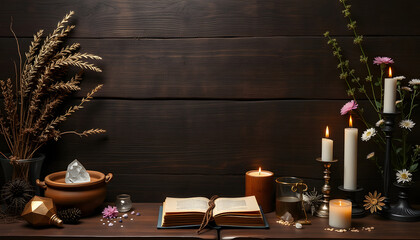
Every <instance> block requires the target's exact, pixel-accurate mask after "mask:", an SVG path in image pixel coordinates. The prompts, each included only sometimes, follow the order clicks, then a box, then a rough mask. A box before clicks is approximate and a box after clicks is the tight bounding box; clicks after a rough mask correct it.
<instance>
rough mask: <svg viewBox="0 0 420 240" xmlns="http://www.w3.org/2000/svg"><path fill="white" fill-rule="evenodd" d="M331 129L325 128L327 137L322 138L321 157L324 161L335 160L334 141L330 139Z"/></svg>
mask: <svg viewBox="0 0 420 240" xmlns="http://www.w3.org/2000/svg"><path fill="white" fill-rule="evenodd" d="M329 136H330V131H329V129H328V126H327V128H326V129H325V138H322V152H321V159H322V161H332V160H333V144H334V141H333V140H332V139H329V138H328V137H329Z"/></svg>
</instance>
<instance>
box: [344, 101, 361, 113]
mask: <svg viewBox="0 0 420 240" xmlns="http://www.w3.org/2000/svg"><path fill="white" fill-rule="evenodd" d="M358 106H359V105H358V104H357V103H356V102H355V101H354V100H351V101H350V102H348V103H346V104H344V106H343V107H342V108H341V111H340V113H341V115H346V114H347V113H348V112H350V111H351V110H354V109H357V107H358Z"/></svg>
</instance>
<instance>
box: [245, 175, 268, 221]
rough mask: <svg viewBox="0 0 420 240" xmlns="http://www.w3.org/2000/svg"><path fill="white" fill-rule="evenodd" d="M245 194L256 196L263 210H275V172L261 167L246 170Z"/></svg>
mask: <svg viewBox="0 0 420 240" xmlns="http://www.w3.org/2000/svg"><path fill="white" fill-rule="evenodd" d="M245 196H255V198H256V199H257V202H258V204H259V205H260V206H261V208H262V210H263V212H265V213H268V212H272V211H274V174H273V173H272V172H270V171H265V170H264V171H261V168H260V169H259V170H251V171H248V172H246V174H245Z"/></svg>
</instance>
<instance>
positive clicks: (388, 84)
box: [383, 78, 397, 113]
mask: <svg viewBox="0 0 420 240" xmlns="http://www.w3.org/2000/svg"><path fill="white" fill-rule="evenodd" d="M384 82H385V89H384V109H383V112H384V113H395V100H396V99H397V79H395V78H385V80H384Z"/></svg>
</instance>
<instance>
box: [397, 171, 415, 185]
mask: <svg viewBox="0 0 420 240" xmlns="http://www.w3.org/2000/svg"><path fill="white" fill-rule="evenodd" d="M396 175H397V183H400V182H402V183H406V182H411V176H412V174H411V173H410V172H409V171H407V169H403V170H398V172H397V174H396Z"/></svg>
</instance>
